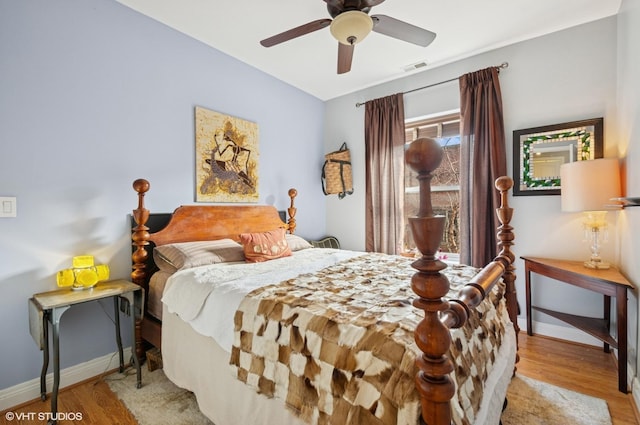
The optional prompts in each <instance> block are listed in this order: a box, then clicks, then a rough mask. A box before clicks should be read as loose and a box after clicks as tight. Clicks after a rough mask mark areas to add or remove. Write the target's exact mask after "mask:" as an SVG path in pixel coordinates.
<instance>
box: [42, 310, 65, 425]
mask: <svg viewBox="0 0 640 425" xmlns="http://www.w3.org/2000/svg"><path fill="white" fill-rule="evenodd" d="M68 309H69V306H68V305H66V306H62V307H56V308H54V309H52V311H51V325H52V326H53V391H52V392H51V417H52V419H49V421H48V422H47V423H49V424H51V425H56V424H57V423H58V421H57V419H56V416H57V413H58V389H59V388H60V318H61V317H62V314H63V313H64V312H65V311H67V310H68Z"/></svg>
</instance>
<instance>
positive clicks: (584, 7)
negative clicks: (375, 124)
mask: <svg viewBox="0 0 640 425" xmlns="http://www.w3.org/2000/svg"><path fill="white" fill-rule="evenodd" d="M117 1H118V2H120V3H122V4H124V5H126V6H129V7H131V8H132V9H134V10H136V11H138V12H140V13H143V14H145V15H147V16H149V17H151V18H153V19H155V20H157V21H160V22H162V23H164V24H166V25H168V26H169V27H172V28H174V29H176V30H178V31H180V32H182V33H185V34H187V35H189V36H191V37H193V38H195V39H197V40H200V41H202V42H203V43H205V44H208V45H210V46H212V47H214V48H216V49H218V50H220V51H222V52H224V53H226V54H228V55H230V56H233V57H235V58H237V59H239V60H241V61H242V62H245V63H247V64H249V65H251V66H254V67H256V68H258V69H261V70H262V71H264V72H266V73H268V74H270V75H272V76H274V77H276V78H278V79H280V80H282V81H285V82H287V83H289V84H291V85H293V86H295V87H297V88H299V89H301V90H303V91H305V92H307V93H310V94H312V95H313V96H316V97H318V98H319V99H321V100H328V99H332V98H334V97H337V96H341V95H343V94H346V93H351V92H354V91H357V90H360V89H363V88H366V87H370V86H373V85H376V84H379V83H382V82H385V81H390V80H393V79H396V78H400V77H404V76H406V75H408V73H407V72H406V71H405V68H406V67H408V66H410V65H412V64H416V63H420V62H426V63H427V64H428V66H427V67H424V68H421V70H427V69H432V68H434V67H437V66H440V65H444V64H446V63H450V62H453V61H456V60H459V59H462V58H465V57H469V56H472V55H475V54H478V53H481V52H485V51H488V50H492V49H495V48H498V47H502V46H505V45H509V44H512V43H515V42H518V41H522V40H526V39H529V38H533V37H537V36H541V35H544V34H547V33H550V32H554V31H558V30H561V29H563V28H568V27H571V26H575V25H579V24H583V23H586V22H590V21H594V20H597V19H600V18H604V17H607V16H611V15H615V14H616V13H617V12H618V9H619V8H620V3H621V0H483V1H480V0H386V1H385V2H384V3H382V4H380V5H378V6H375V7H373V8H372V10H371V12H370V13H371V14H383V15H388V16H391V17H394V18H396V19H400V20H402V21H405V22H409V23H411V24H413V25H417V26H419V27H423V28H425V29H428V30H430V31H433V32H435V33H436V34H437V37H436V39H435V41H434V42H433V43H432V44H431V45H429V46H427V47H420V46H416V45H413V44H410V43H407V42H404V41H400V40H396V39H393V38H390V37H387V36H384V35H382V34H377V33H371V34H370V35H369V36H368V37H367V38H366V39H364V40H363V41H362V42H361V43H359V44H357V45H356V46H355V53H354V57H353V64H352V67H351V72H349V73H347V74H342V75H337V73H336V62H337V54H338V53H337V52H338V45H337V43H338V42H337V41H336V40H335V39H334V38H333V37H332V36H331V33H330V31H329V28H328V27H327V28H324V29H321V30H319V31H316V32H314V33H311V34H307V35H305V36H302V37H299V38H297V39H294V40H290V41H288V42H285V43H283V44H280V45H277V46H274V47H270V48H265V47H262V46H261V45H260V44H259V41H260V40H262V39H264V38H267V37H270V36H272V35H275V34H278V33H280V32H283V31H285V30H288V29H291V28H293V27H296V26H299V25H302V24H305V23H307V22H310V21H313V20H316V19H322V18H330V16H329V14H328V12H327V8H326V3H325V2H324V1H323V0H117ZM567 53H569V52H567ZM411 72H414V73H415V72H420V71H419V70H413V71H411Z"/></svg>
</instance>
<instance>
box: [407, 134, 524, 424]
mask: <svg viewBox="0 0 640 425" xmlns="http://www.w3.org/2000/svg"><path fill="white" fill-rule="evenodd" d="M442 155H443V152H442V148H441V147H440V145H439V144H438V143H437V142H436V141H435V140H433V139H429V138H421V139H417V140H415V141H414V142H413V143H411V145H410V146H409V148H408V149H407V151H406V153H405V161H406V163H407V164H408V165H409V166H410V167H411V168H413V170H415V171H416V172H417V173H418V181H419V184H420V209H419V211H418V214H417V216H416V217H410V218H409V224H410V226H411V231H412V233H413V238H414V240H415V243H416V246H417V247H418V249H419V250H420V253H422V257H421V258H420V259H418V260H416V261H414V262H413V263H412V267H413V268H415V269H416V270H417V272H416V273H415V274H414V275H413V277H412V278H411V288H412V289H413V291H414V292H415V293H416V294H417V295H418V298H417V299H415V300H414V301H413V305H414V306H415V307H417V308H419V309H421V310H423V311H424V318H423V319H422V321H421V322H420V323H418V325H417V327H416V329H415V340H416V344H417V346H418V348H419V349H420V350H421V351H422V355H421V356H419V357H418V358H417V360H416V364H417V366H418V369H419V370H418V373H417V375H416V388H417V390H418V392H419V394H420V401H421V407H422V417H421V418H422V421H423V423H426V424H427V425H450V424H451V403H450V400H451V398H452V397H453V396H454V394H455V384H454V383H453V382H452V380H451V378H450V377H449V374H450V373H451V372H452V371H453V362H452V361H451V360H450V359H449V358H448V356H447V353H448V351H449V348H450V346H451V334H450V329H451V328H458V327H461V326H462V325H464V324H465V322H466V321H467V318H468V317H469V313H470V312H471V311H472V310H473V309H474V308H475V307H477V306H478V305H479V304H480V303H481V302H482V301H483V300H484V298H485V295H486V294H487V293H488V292H489V291H491V289H492V288H493V286H494V285H495V284H496V283H497V282H498V281H499V280H500V278H503V280H504V282H505V283H506V287H507V289H506V297H507V308H508V309H509V317H510V319H511V321H512V322H513V323H514V326H515V327H516V331H517V323H516V321H517V301H516V292H515V286H514V281H515V274H514V272H513V270H514V267H513V261H514V259H515V257H514V255H513V253H512V252H511V249H510V248H511V245H513V240H514V235H513V231H512V230H513V228H512V227H511V225H510V221H511V217H512V214H513V209H512V208H510V207H509V205H508V202H507V193H508V191H509V189H510V188H511V187H512V186H513V181H512V180H511V179H510V178H509V177H500V178H499V179H497V180H496V183H495V186H496V188H497V189H498V190H499V191H500V197H501V205H500V207H499V208H497V209H496V214H497V215H498V219H499V220H500V223H501V225H500V227H499V228H498V233H497V236H498V246H499V247H500V248H501V251H500V253H499V254H498V256H497V257H496V258H495V259H494V260H493V261H492V262H490V263H489V264H487V265H486V266H485V267H484V268H483V269H482V270H480V272H478V273H477V274H476V275H475V276H474V277H473V278H472V279H471V281H470V282H469V283H468V284H467V285H465V286H464V287H463V288H462V289H461V290H460V292H459V294H458V299H452V300H445V299H444V297H445V296H446V295H447V293H448V292H449V288H450V284H449V280H448V279H447V277H446V276H445V275H444V274H442V273H440V272H441V271H442V270H444V269H445V268H446V267H447V265H446V264H444V263H443V262H442V261H439V260H438V259H437V258H436V253H437V252H438V248H439V247H440V242H441V239H442V234H443V230H444V224H445V217H442V216H436V215H435V214H434V213H433V208H432V205H431V178H432V173H433V171H434V170H435V169H436V168H438V166H439V165H440V162H441V161H442Z"/></svg>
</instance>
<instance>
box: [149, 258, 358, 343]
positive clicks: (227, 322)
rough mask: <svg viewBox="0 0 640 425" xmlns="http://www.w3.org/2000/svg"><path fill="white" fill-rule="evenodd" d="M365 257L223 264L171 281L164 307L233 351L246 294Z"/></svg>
mask: <svg viewBox="0 0 640 425" xmlns="http://www.w3.org/2000/svg"><path fill="white" fill-rule="evenodd" d="M361 254H362V253H361V252H356V251H346V250H337V249H317V248H309V249H303V250H300V251H296V252H294V253H293V255H292V256H290V257H284V258H279V259H276V260H271V261H266V262H264V263H245V262H241V263H223V264H214V265H210V266H201V267H194V268H192V269H186V270H180V271H178V272H176V273H174V274H173V275H172V276H171V277H170V278H169V280H168V281H167V284H166V286H165V291H164V295H163V297H162V302H163V303H164V304H165V305H166V307H167V309H168V310H169V311H170V312H171V313H175V314H177V315H178V316H180V318H181V319H182V320H184V321H185V322H187V323H189V324H190V325H191V326H192V327H193V329H194V330H195V331H196V332H198V333H200V334H202V335H204V336H210V337H212V338H213V339H215V341H216V342H217V343H218V344H219V345H220V346H221V347H222V348H223V349H224V350H226V351H228V352H231V347H232V345H233V337H234V336H233V329H234V326H233V319H234V316H235V312H236V310H237V309H238V307H239V305H240V302H241V301H242V299H243V298H244V296H245V295H246V294H248V293H249V292H251V291H253V290H254V289H257V288H260V287H263V286H266V285H271V284H275V283H279V282H281V281H283V280H287V279H291V278H293V277H295V276H297V275H299V274H301V273H311V272H315V271H318V270H321V269H323V268H325V267H328V266H331V265H333V264H335V263H337V262H339V261H342V260H346V259H348V258H353V257H356V256H358V255H361Z"/></svg>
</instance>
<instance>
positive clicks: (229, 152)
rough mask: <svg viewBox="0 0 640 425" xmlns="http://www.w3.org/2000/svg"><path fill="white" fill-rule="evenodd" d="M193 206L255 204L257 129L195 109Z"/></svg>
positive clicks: (229, 117) (242, 122) (249, 122)
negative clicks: (231, 203) (221, 203)
mask: <svg viewBox="0 0 640 425" xmlns="http://www.w3.org/2000/svg"><path fill="white" fill-rule="evenodd" d="M195 126H196V128H195V130H196V131H195V134H196V164H195V170H196V191H195V192H196V194H195V199H196V202H258V163H259V153H258V125H257V124H256V123H254V122H251V121H246V120H243V119H241V118H236V117H232V116H229V115H225V114H222V113H220V112H215V111H210V110H208V109H205V108H202V107H199V106H196V108H195Z"/></svg>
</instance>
